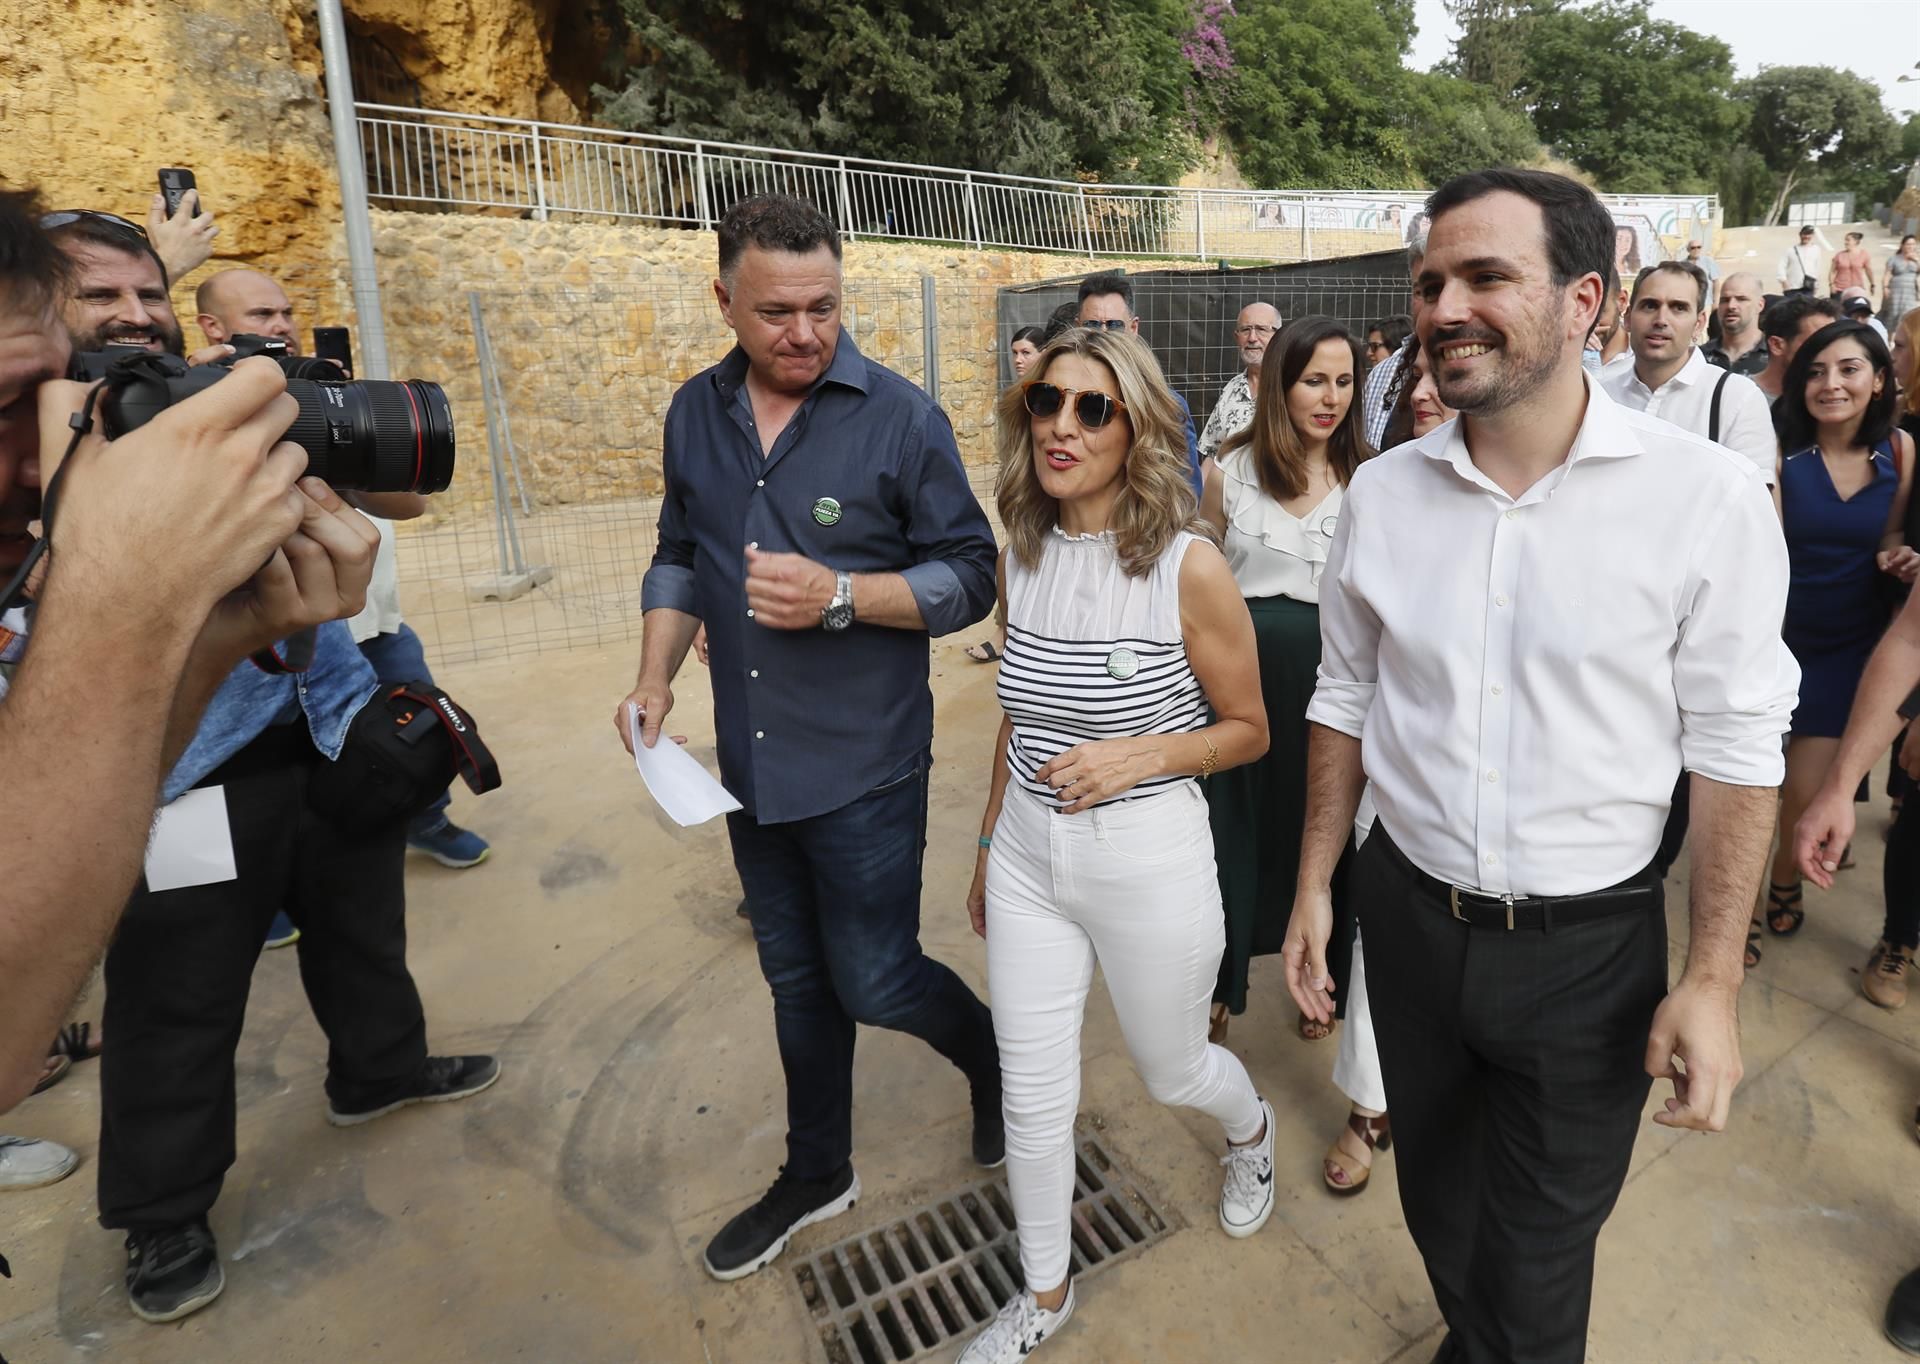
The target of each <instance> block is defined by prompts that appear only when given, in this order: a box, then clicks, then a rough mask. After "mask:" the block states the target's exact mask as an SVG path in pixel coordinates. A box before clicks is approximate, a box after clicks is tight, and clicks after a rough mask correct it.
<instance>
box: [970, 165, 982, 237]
mask: <svg viewBox="0 0 1920 1364" xmlns="http://www.w3.org/2000/svg"><path fill="white" fill-rule="evenodd" d="M967 236H968V237H969V238H970V239H971V240H972V242H973V249H974V250H976V251H978V250H979V249H980V215H979V213H978V212H976V211H975V209H974V206H973V172H972V171H968V172H967Z"/></svg>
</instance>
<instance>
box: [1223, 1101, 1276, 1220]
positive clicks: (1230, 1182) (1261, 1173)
mask: <svg viewBox="0 0 1920 1364" xmlns="http://www.w3.org/2000/svg"><path fill="white" fill-rule="evenodd" d="M1260 1111H1261V1113H1263V1114H1265V1115H1266V1119H1267V1134H1266V1135H1265V1136H1263V1137H1261V1138H1260V1140H1259V1141H1256V1142H1254V1143H1253V1144H1252V1145H1251V1146H1229V1147H1228V1148H1227V1153H1226V1154H1225V1155H1224V1156H1222V1157H1220V1163H1221V1164H1222V1165H1224V1166H1226V1167H1227V1177H1226V1179H1225V1181H1224V1182H1222V1184H1221V1185H1220V1229H1221V1230H1222V1231H1224V1232H1226V1234H1227V1235H1229V1236H1251V1235H1253V1234H1254V1233H1255V1232H1256V1231H1258V1230H1260V1228H1262V1227H1264V1226H1266V1224H1267V1218H1269V1217H1271V1216H1272V1215H1273V1105H1271V1104H1269V1103H1268V1102H1267V1101H1266V1100H1265V1099H1262V1100H1261V1101H1260Z"/></svg>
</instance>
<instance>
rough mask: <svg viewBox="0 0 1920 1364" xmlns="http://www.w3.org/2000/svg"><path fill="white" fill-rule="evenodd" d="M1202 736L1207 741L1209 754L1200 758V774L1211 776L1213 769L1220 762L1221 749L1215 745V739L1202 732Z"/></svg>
mask: <svg viewBox="0 0 1920 1364" xmlns="http://www.w3.org/2000/svg"><path fill="white" fill-rule="evenodd" d="M1200 737H1201V738H1202V739H1206V741H1207V756H1206V757H1204V758H1202V759H1201V760H1200V775H1201V776H1203V777H1211V776H1212V775H1213V769H1214V768H1215V767H1217V766H1219V764H1220V750H1219V749H1217V748H1215V747H1214V746H1213V740H1212V739H1209V738H1207V736H1206V735H1204V734H1202V735H1201V736H1200Z"/></svg>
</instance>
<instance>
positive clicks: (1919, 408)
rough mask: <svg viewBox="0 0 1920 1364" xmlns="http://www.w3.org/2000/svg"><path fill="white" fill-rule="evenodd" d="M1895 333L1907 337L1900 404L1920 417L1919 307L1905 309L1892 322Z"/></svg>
mask: <svg viewBox="0 0 1920 1364" xmlns="http://www.w3.org/2000/svg"><path fill="white" fill-rule="evenodd" d="M1893 330H1894V332H1895V334H1896V335H1900V336H1904V337H1906V338H1907V372H1906V373H1905V374H1902V375H1901V376H1900V382H1901V383H1902V384H1904V385H1905V386H1906V387H1905V391H1904V392H1902V393H1901V395H1900V405H1901V407H1903V408H1904V409H1906V411H1907V412H1908V413H1910V414H1911V415H1913V416H1916V417H1920V308H1909V309H1907V312H1906V316H1904V317H1902V318H1901V319H1900V320H1899V321H1898V322H1896V323H1894V324H1893Z"/></svg>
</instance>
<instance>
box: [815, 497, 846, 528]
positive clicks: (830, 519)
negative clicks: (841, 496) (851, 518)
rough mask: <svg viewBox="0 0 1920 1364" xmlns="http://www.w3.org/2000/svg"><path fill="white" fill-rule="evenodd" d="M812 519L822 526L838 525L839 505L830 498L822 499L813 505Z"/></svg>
mask: <svg viewBox="0 0 1920 1364" xmlns="http://www.w3.org/2000/svg"><path fill="white" fill-rule="evenodd" d="M813 519H814V520H816V521H818V522H819V523H820V524H821V525H823V526H837V525H839V524H840V504H839V502H837V501H835V500H834V499H833V498H831V497H823V498H821V499H820V500H819V501H818V502H815V503H814V504H813Z"/></svg>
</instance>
